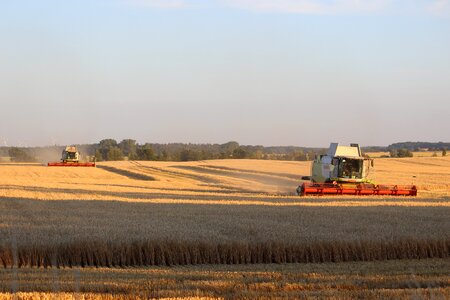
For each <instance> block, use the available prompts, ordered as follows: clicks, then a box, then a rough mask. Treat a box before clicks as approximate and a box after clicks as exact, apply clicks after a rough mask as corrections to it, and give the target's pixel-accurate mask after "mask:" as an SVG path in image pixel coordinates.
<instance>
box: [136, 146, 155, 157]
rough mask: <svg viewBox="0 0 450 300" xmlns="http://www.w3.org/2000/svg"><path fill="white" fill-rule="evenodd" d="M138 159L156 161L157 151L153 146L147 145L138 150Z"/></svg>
mask: <svg viewBox="0 0 450 300" xmlns="http://www.w3.org/2000/svg"><path fill="white" fill-rule="evenodd" d="M137 159H139V160H156V155H155V151H154V150H153V147H152V145H150V144H145V145H143V146H140V147H138V148H137Z"/></svg>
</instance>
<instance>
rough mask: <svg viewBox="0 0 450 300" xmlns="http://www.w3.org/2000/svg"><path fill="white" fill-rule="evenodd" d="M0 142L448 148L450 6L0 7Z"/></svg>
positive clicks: (140, 2) (267, 0) (264, 1)
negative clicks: (429, 144) (427, 144)
mask: <svg viewBox="0 0 450 300" xmlns="http://www.w3.org/2000/svg"><path fill="white" fill-rule="evenodd" d="M0 37H1V41H0V104H1V109H0V144H2V145H22V146H24V145H28V146H31V145H48V144H55V143H56V144H62V145H64V144H73V143H90V142H97V141H99V140H100V139H103V138H109V137H111V138H115V139H117V140H121V139H123V138H134V139H137V140H138V142H141V143H144V142H160V143H166V142H193V143H204V142H211V143H224V142H227V141H230V140H236V141H238V142H239V143H241V144H262V145H304V146H323V147H326V146H327V145H328V143H329V142H331V141H337V142H343V143H348V142H359V143H361V144H363V145H387V144H390V143H392V142H396V141H418V140H421V141H450V130H449V129H448V128H449V119H450V0H449V1H447V0H437V1H432V0H430V1H422V0H419V1H401V0H398V1H396V0H391V1H390V0H369V1H358V0H340V1H339V0H337V1H333V0H328V1H325V0H324V1H313V0H303V1H302V0H278V1H273V0H261V1H256V0H243V1H239V0H223V1H221V0H216V1H203V0H197V1H195V0H185V1H183V0H173V1H172V0H168V1H164V0H155V1H153V0H110V1H99V0H91V1H46V0H43V1H22V0H14V1H12V0H3V1H0Z"/></svg>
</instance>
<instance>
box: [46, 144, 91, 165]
mask: <svg viewBox="0 0 450 300" xmlns="http://www.w3.org/2000/svg"><path fill="white" fill-rule="evenodd" d="M80 157H81V155H80V152H78V150H77V147H75V146H67V147H66V148H65V149H64V150H63V151H62V155H61V161H60V162H49V163H48V164H47V165H48V166H49V167H95V159H94V161H93V162H80Z"/></svg>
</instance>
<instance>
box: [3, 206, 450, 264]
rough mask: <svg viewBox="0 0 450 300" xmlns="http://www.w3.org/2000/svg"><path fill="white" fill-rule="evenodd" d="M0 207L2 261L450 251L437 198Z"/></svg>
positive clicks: (279, 259)
mask: <svg viewBox="0 0 450 300" xmlns="http://www.w3.org/2000/svg"><path fill="white" fill-rule="evenodd" d="M0 211H1V216H2V223H4V224H5V225H6V226H3V227H0V245H2V247H1V248H0V262H1V263H2V264H3V266H4V267H10V266H12V265H13V264H14V261H16V264H18V265H19V266H37V267H51V266H57V267H72V266H82V267H85V266H96V267H99V266H102V267H111V266H120V267H124V266H147V265H189V264H251V263H298V262H302V263H303V262H304V263H309V262H311V263H315V262H340V261H377V260H388V259H411V258H414V259H420V258H433V257H441V258H444V257H449V256H450V252H449V249H450V237H449V233H448V231H447V230H446V228H448V225H449V220H448V211H449V209H448V208H445V209H443V208H442V207H435V208H433V207H415V208H408V209H404V208H401V207H337V208H331V207H319V208H318V207H286V206H284V207H283V206H275V207H268V206H258V207H255V206H251V205H228V206H223V205H201V206H199V205H195V204H148V203H132V202H117V201H80V200H50V201H45V200H44V201H43V200H31V199H20V198H13V199H11V198H6V197H0ZM340 220H341V221H340ZM380 220H383V222H380ZM424 220H426V221H424ZM436 224H439V226H436ZM355 225H357V226H355ZM11 235H14V237H15V238H16V239H15V241H16V244H15V246H11V245H12V242H11V241H13V240H14V239H12V238H11ZM15 257H16V258H15Z"/></svg>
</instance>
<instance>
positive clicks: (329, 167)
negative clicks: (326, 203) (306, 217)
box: [297, 143, 417, 196]
mask: <svg viewBox="0 0 450 300" xmlns="http://www.w3.org/2000/svg"><path fill="white" fill-rule="evenodd" d="M371 167H373V159H371V158H368V157H364V156H363V155H362V152H361V148H360V147H359V145H358V144H350V146H340V145H339V144H338V143H331V144H330V148H329V149H328V151H327V154H326V155H318V156H316V158H315V159H314V161H313V163H312V167H311V176H310V177H307V178H304V179H306V180H309V181H307V182H304V183H303V184H302V185H300V186H299V187H298V188H297V194H298V195H300V196H305V195H392V196H417V188H416V186H399V185H377V184H375V183H373V182H372V181H371V180H369V179H368V178H367V176H368V175H369V171H370V168H371Z"/></svg>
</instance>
